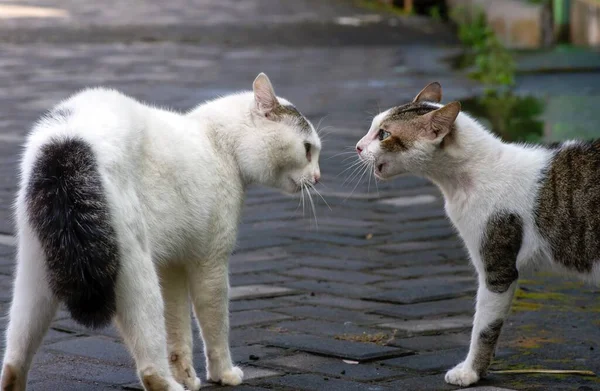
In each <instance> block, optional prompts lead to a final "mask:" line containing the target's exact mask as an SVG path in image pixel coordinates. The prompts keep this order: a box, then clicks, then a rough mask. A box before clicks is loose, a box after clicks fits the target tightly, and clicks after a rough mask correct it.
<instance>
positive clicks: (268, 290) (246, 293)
mask: <svg viewBox="0 0 600 391" xmlns="http://www.w3.org/2000/svg"><path fill="white" fill-rule="evenodd" d="M295 293H297V291H295V290H294V289H290V288H285V287H282V286H273V285H260V284H259V285H244V286H236V287H232V288H231V289H230V291H229V298H230V300H242V299H246V300H247V299H259V298H264V297H279V296H286V295H293V294H295Z"/></svg>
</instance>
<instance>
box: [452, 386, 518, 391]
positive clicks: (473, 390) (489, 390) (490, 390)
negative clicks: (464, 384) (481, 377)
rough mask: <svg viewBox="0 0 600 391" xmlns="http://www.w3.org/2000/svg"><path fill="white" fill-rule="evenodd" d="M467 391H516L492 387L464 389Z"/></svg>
mask: <svg viewBox="0 0 600 391" xmlns="http://www.w3.org/2000/svg"><path fill="white" fill-rule="evenodd" d="M463 390H465V391H515V390H513V389H510V388H500V387H492V386H482V387H469V388H463Z"/></svg>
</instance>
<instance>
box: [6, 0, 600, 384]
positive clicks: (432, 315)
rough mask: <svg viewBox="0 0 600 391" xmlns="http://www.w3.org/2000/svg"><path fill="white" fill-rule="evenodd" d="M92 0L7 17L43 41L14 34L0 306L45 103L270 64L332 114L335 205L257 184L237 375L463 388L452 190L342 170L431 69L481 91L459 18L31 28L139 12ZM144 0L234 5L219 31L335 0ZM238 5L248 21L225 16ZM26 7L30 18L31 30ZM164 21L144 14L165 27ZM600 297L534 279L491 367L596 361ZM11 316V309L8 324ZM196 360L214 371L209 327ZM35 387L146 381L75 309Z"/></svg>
mask: <svg viewBox="0 0 600 391" xmlns="http://www.w3.org/2000/svg"><path fill="white" fill-rule="evenodd" d="M26 3H27V4H28V3H29V2H19V3H18V4H19V5H22V4H26ZM78 3H79V2H75V1H63V2H61V1H59V0H56V1H50V0H48V1H36V2H35V4H36V5H39V4H42V5H44V6H53V7H59V8H61V7H62V8H65V9H68V10H70V11H69V12H71V14H72V15H76V17H75V16H72V17H71V19H70V22H69V23H71V24H69V23H66V22H65V23H66V24H64V26H62V25H60V24H61V23H63V22H56V21H54V22H52V21H47V20H37V21H33V20H29V19H27V20H24V19H21V23H22V24H20V25H19V24H17V23H16V22H14V21H11V25H10V27H6V25H4V26H3V27H2V28H4V30H2V28H0V30H2V31H3V32H2V33H1V34H0V35H2V36H9V35H11V34H12V35H14V36H17V35H19V34H20V32H22V31H25V30H27V34H29V35H27V37H29V38H32V39H29V38H27V39H23V40H21V41H23V42H21V43H19V44H17V43H14V42H13V43H11V42H10V41H11V40H8V41H9V42H5V43H3V44H1V45H0V85H1V86H2V92H3V93H2V94H1V95H0V233H1V234H2V235H0V243H4V244H3V245H0V310H2V311H6V310H7V308H8V306H9V300H10V283H11V274H12V270H13V263H14V254H13V253H14V248H13V247H11V246H10V245H9V242H10V235H12V234H13V233H14V229H13V226H12V224H11V222H10V208H11V202H12V200H13V194H14V191H15V187H16V167H17V163H18V157H19V152H20V145H21V143H22V141H23V138H24V136H25V134H26V133H27V130H28V129H29V128H30V126H31V124H32V123H33V122H34V121H35V119H36V118H37V117H38V116H39V115H40V114H42V113H43V111H44V110H46V109H48V108H49V107H51V106H52V105H53V104H55V103H56V102H57V101H58V100H60V99H63V98H65V97H67V96H68V95H69V94H71V93H73V92H75V91H77V90H79V89H81V88H84V87H86V86H94V85H107V86H112V87H115V88H118V89H120V90H123V91H124V92H126V93H129V94H132V95H133V96H136V97H138V98H139V99H142V100H145V101H148V102H152V103H155V104H158V105H164V106H169V107H173V108H175V109H180V110H186V109H189V108H190V107H192V106H194V105H195V104H197V103H198V102H201V101H203V100H205V99H208V98H211V97H214V96H217V95H221V94H226V93H229V92H232V91H236V90H239V89H247V88H249V86H250V83H251V82H252V80H253V78H254V77H255V76H256V74H257V73H258V72H260V71H264V72H266V73H267V74H268V75H269V76H270V77H271V79H272V81H273V83H274V85H275V87H276V90H277V92H278V94H279V95H282V96H285V97H287V98H289V99H290V100H291V101H292V102H294V103H295V104H296V105H297V107H299V108H300V110H302V111H303V112H304V113H305V114H306V115H307V116H308V117H309V118H311V119H312V120H313V121H314V122H315V123H318V122H321V127H323V129H324V130H323V133H324V134H325V136H324V140H325V143H324V145H325V146H324V150H323V155H322V160H321V169H322V174H323V180H322V181H323V185H322V186H321V187H320V188H319V190H320V191H321V193H322V194H323V197H324V198H325V199H326V200H327V203H328V204H329V207H330V209H329V208H328V207H327V206H326V205H325V204H324V203H323V202H322V201H320V202H317V217H318V226H317V223H316V222H315V220H314V219H313V218H312V217H311V216H310V214H309V211H308V210H305V212H304V214H303V211H302V205H301V204H299V200H298V198H291V197H288V196H284V195H280V194H279V193H277V192H274V191H271V190H268V189H264V188H252V189H251V190H250V191H249V194H248V198H247V202H246V210H245V215H244V219H243V223H242V226H241V229H240V236H239V241H238V246H237V248H236V250H235V253H234V254H233V256H232V258H231V268H230V269H231V285H232V287H233V288H232V303H231V326H232V331H231V345H232V347H233V356H234V359H235V361H236V362H237V363H240V364H241V365H242V366H243V367H244V370H245V373H246V379H247V380H246V382H245V385H244V386H241V387H238V388H237V389H240V390H262V389H277V390H320V389H328V390H332V391H333V390H345V391H349V390H453V389H456V387H450V386H447V385H445V384H444V381H443V373H444V371H445V370H447V369H448V368H450V367H451V366H453V365H454V364H456V363H457V362H459V361H460V360H462V358H463V356H464V355H465V354H466V351H467V347H468V341H469V334H468V333H469V328H470V323H471V316H472V308H473V294H474V289H475V278H474V273H473V271H472V269H471V267H470V265H469V263H468V260H467V259H466V255H465V251H464V250H463V248H462V245H461V243H460V241H459V239H458V238H457V237H456V235H455V232H454V231H453V229H452V228H451V226H450V224H449V222H448V221H447V220H446V218H445V217H444V212H443V207H442V199H441V196H440V194H439V192H438V191H437V189H436V188H435V187H433V186H432V185H431V184H429V183H428V182H427V181H425V180H422V179H419V178H413V177H406V178H401V179H398V180H395V181H392V182H385V183H377V184H376V183H375V182H374V181H373V180H371V181H369V178H367V175H368V174H366V175H365V177H363V178H362V180H361V181H360V182H358V180H352V179H350V180H348V177H349V176H351V175H352V170H350V171H346V172H343V171H344V169H345V168H346V167H348V166H349V164H351V163H352V162H353V161H354V160H353V159H354V157H353V155H352V154H343V153H344V152H349V153H350V152H351V147H352V146H353V145H354V144H355V142H356V141H357V140H358V139H359V138H360V137H361V136H362V135H363V133H364V132H365V131H366V129H367V128H368V125H369V118H370V117H371V116H372V115H373V114H374V113H376V112H378V110H379V109H382V108H385V107H387V106H391V105H395V104H398V103H401V102H405V101H407V100H409V99H411V98H412V97H413V96H414V95H415V93H416V92H418V91H419V89H420V88H422V87H423V86H424V85H425V84H426V83H427V82H429V81H432V80H439V81H440V82H441V83H442V85H443V86H444V93H445V99H447V100H450V99H461V98H465V97H468V96H471V95H472V94H474V93H476V92H477V91H478V90H479V87H478V86H476V85H473V84H472V83H471V82H470V81H468V80H467V79H466V78H465V77H464V76H461V75H459V74H456V73H454V72H453V71H451V70H450V69H449V68H448V67H447V65H446V63H445V62H444V58H445V57H446V56H449V55H451V54H452V53H455V52H456V48H455V47H453V46H451V45H447V44H446V43H447V42H451V41H452V39H451V37H452V36H451V33H450V32H448V31H447V30H446V29H445V28H444V27H441V26H438V25H431V23H429V22H424V21H422V20H418V19H410V20H399V21H397V22H395V23H392V24H393V25H395V33H394V34H395V35H394V36H393V39H391V41H390V42H388V43H387V44H385V45H384V44H381V45H377V46H375V45H372V46H368V47H367V46H358V45H356V44H355V43H356V42H355V41H353V39H354V37H356V36H357V35H360V34H365V35H367V36H368V37H367V38H361V39H362V40H363V41H361V42H364V41H365V40H370V42H372V43H377V42H380V41H379V40H378V37H377V36H372V32H373V26H363V27H354V30H352V31H346V32H344V31H339V32H338V35H336V38H335V39H336V40H339V42H338V43H336V44H332V43H327V42H329V41H328V38H323V36H321V35H318V34H317V36H316V37H312V36H311V35H310V34H308V35H306V36H304V37H303V38H302V39H303V40H304V43H302V44H301V41H300V39H299V38H298V39H296V44H295V45H294V46H293V47H291V46H288V45H274V44H272V42H271V43H270V42H267V41H261V40H260V39H265V37H266V36H264V35H261V36H260V37H261V38H260V39H259V40H258V43H257V44H254V45H252V44H247V43H246V44H243V45H242V44H239V45H233V46H232V45H226V44H223V42H222V40H219V39H217V40H215V41H209V42H203V43H202V44H197V43H193V42H181V41H180V40H177V39H175V40H169V39H161V40H158V41H156V42H141V41H134V42H123V41H120V40H114V39H115V37H114V36H111V35H110V34H108V33H107V34H108V35H106V36H105V39H99V40H95V41H94V42H86V40H85V39H79V40H73V39H66V38H68V37H67V35H68V34H66V33H65V34H63V36H59V37H58V38H56V39H46V38H48V37H44V36H41V37H40V36H36V35H35V31H36V28H40V29H42V30H41V31H45V30H43V28H44V27H47V26H50V27H52V28H54V27H56V28H58V27H60V28H63V27H64V28H66V29H69V28H75V27H73V26H76V27H77V26H78V25H87V24H91V23H92V22H93V21H95V20H96V21H98V23H97V24H96V25H95V26H96V27H95V28H97V29H101V27H102V23H106V24H110V25H109V26H108V27H107V30H106V31H109V30H110V28H112V26H113V25H122V26H127V25H128V23H130V22H131V20H129V19H127V17H124V16H123V15H127V11H128V10H127V9H123V8H118V7H116V8H111V7H106V8H107V9H108V11H107V10H106V9H105V8H104V7H99V6H98V4H100V2H97V4H96V5H95V6H93V5H92V6H90V7H88V8H86V7H85V6H83V5H82V6H81V7H80V5H79V4H78ZM113 3H115V4H117V3H119V2H114V1H113ZM147 3H151V4H152V6H149V7H148V8H145V9H146V11H144V12H147V13H148V14H147V17H148V18H151V16H152V15H153V14H152V12H154V13H155V14H156V15H158V16H160V15H162V16H163V17H164V24H165V25H168V24H169V23H170V22H172V21H176V20H179V19H177V17H176V16H177V15H180V16H181V17H182V18H184V19H185V21H186V23H192V21H193V20H194V15H195V14H194V12H195V11H194V10H192V9H190V11H189V12H188V7H190V8H193V6H198V7H200V6H201V4H200V3H202V4H204V6H205V7H206V8H205V10H212V9H218V8H219V7H222V8H223V9H224V10H225V11H227V10H228V9H232V10H235V12H236V13H235V14H231V13H229V11H227V12H225V11H222V12H220V13H219V14H218V15H219V17H218V18H215V19H214V20H213V19H211V18H207V17H206V15H203V14H202V13H201V12H200V13H197V14H198V15H199V19H201V22H199V25H209V24H210V23H213V24H215V25H219V26H221V27H220V28H222V26H223V25H224V24H227V23H232V24H236V23H237V22H239V19H240V18H242V19H243V18H245V17H247V19H248V20H259V19H260V20H262V21H269V20H271V19H277V17H276V16H277V15H280V16H281V15H284V16H285V15H287V16H286V17H285V18H284V19H285V22H286V23H288V24H290V25H294V23H299V24H302V23H305V20H304V19H303V20H300V21H298V20H296V21H294V18H293V17H292V16H293V15H291V16H290V15H288V13H291V12H292V11H291V10H293V12H300V11H301V10H303V9H305V10H311V9H310V8H307V7H308V6H311V5H314V4H317V3H319V4H321V3H324V2H316V1H309V0H306V1H304V0H302V1H294V2H291V1H290V2H289V3H290V4H291V3H294V6H293V8H288V9H287V13H286V12H279V11H277V12H279V14H278V13H277V12H275V11H273V10H272V8H273V9H276V10H277V8H276V7H275V6H274V5H275V4H281V3H283V2H276V1H274V0H273V1H271V2H269V1H254V2H251V1H248V2H247V3H246V2H244V4H254V5H255V6H254V7H249V8H247V9H246V8H238V7H241V6H238V5H237V4H241V3H238V2H235V4H236V5H235V6H234V5H233V4H234V2H233V1H228V2H220V1H216V0H215V1H203V2H199V1H197V2H193V1H191V0H190V1H178V2H171V3H168V4H170V5H169V6H167V5H162V4H163V3H162V2H158V1H154V2H144V4H147ZM196 3H197V4H196ZM15 4H16V3H15ZM31 4H34V3H33V2H32V3H31ZM165 4H167V2H165ZM269 4H271V5H273V7H272V8H269ZM331 4H334V5H330V6H328V7H326V9H325V8H323V10H322V12H321V11H319V12H314V9H313V10H312V11H311V12H312V13H311V12H307V14H309V15H308V16H307V18H309V19H310V18H313V17H314V18H321V19H322V20H321V23H323V24H324V25H325V27H327V26H328V25H329V24H331V25H332V26H333V22H330V21H329V22H328V21H327V20H330V18H333V17H335V16H336V15H337V16H352V15H360V14H361V12H363V11H361V10H358V9H355V8H353V7H351V6H350V5H348V3H344V2H338V3H335V2H333V1H332V2H331ZM217 5H218V6H217ZM259 5H260V6H259ZM78 7H79V8H78ZM144 7H146V6H145V5H144ZM227 7H229V8H227ZM290 7H292V6H290ZM336 7H337V8H336ZM133 8H134V9H135V8H136V7H133ZM138 8H139V7H138ZM184 8H185V9H184ZM279 10H280V11H281V9H279ZM183 11H185V12H183ZM284 11H285V9H284ZM151 14H152V15H151ZM77 15H83V16H77ZM169 15H171V16H169ZM173 15H176V16H173ZM231 15H237V16H236V18H237V19H234V20H233V21H231V20H225V21H223V20H221V19H223V18H224V19H226V18H228V17H230V16H231ZM311 15H312V16H311ZM315 15H316V16H315ZM96 16H97V19H96ZM113 16H114V19H115V20H112V22H111V18H112V17H113ZM158 16H157V17H158ZM119 18H120V19H119ZM253 18H254V19H253ZM328 18H329V19H328ZM140 20H141V19H140ZM278 20H279V19H278ZM415 20H417V21H418V23H417V22H415ZM24 21H28V22H31V24H27V23H25V27H23V26H24V25H23V23H24ZM151 22H152V21H149V22H147V24H145V26H146V27H147V26H152V23H151ZM155 22H156V21H155ZM78 23H79V24H78ZM143 23H146V20H145V19H144V22H143ZM156 23H158V22H156ZM160 23H163V22H162V21H161V22H160ZM256 23H258V24H260V23H259V22H256ZM377 23H380V22H377ZM386 23H387V22H386ZM140 24H142V22H140ZM388 24H389V23H388ZM57 26H58V27H57ZM61 26H62V27H61ZM65 26H66V27H65ZM98 26H100V27H98ZM294 26H295V25H294ZM301 27H302V26H300V27H298V26H296V27H293V28H292V29H295V30H296V31H299V30H300V29H301ZM332 28H333V27H332ZM11 29H13V30H11ZM171 29H172V30H173V31H175V32H176V31H177V28H176V27H171ZM11 31H12V33H11ZM103 31H104V30H103ZM165 31H166V29H165ZM252 31H255V30H252ZM324 31H326V28H325V30H324ZM422 31H429V32H430V33H428V34H425V33H422ZM436 31H437V32H436ZM444 31H446V32H444ZM32 32H33V33H32ZM431 32H436V33H431ZM9 33H10V34H9ZM346 33H347V35H345V34H346ZM38 34H39V33H38ZM369 34H371V35H369ZM251 35H252V34H250V36H251ZM414 36H419V39H418V40H415V39H412V38H411V37H414ZM33 38H35V39H33ZM63 38H65V39H63ZM313 38H314V40H313ZM392 41H393V42H392ZM599 312H600V306H599V305H598V303H597V300H596V292H595V290H593V289H592V288H590V287H582V286H581V285H580V284H578V283H575V282H572V281H567V280H561V279H558V278H555V277H550V276H535V277H533V278H532V279H529V280H525V281H523V284H522V287H521V289H520V290H519V293H518V297H517V299H516V300H515V304H514V308H513V313H512V315H511V317H510V319H509V321H508V322H507V325H506V328H505V330H504V332H503V334H502V337H501V341H500V349H499V351H498V354H497V358H496V360H495V362H494V364H493V368H494V369H519V368H532V367H540V368H551V369H590V370H594V371H596V372H598V371H600V362H599V360H597V359H595V357H596V355H597V354H596V352H597V350H598V348H599V347H598V341H599V340H600V332H599V331H598V326H599V322H598V319H597V316H596V314H598V313H599ZM6 322H7V319H6V318H0V331H2V333H4V329H5V327H6ZM197 334H198V333H197V332H196V336H197ZM2 344H3V342H2ZM2 347H3V345H2ZM195 362H196V369H197V371H198V372H199V373H202V374H204V362H203V357H202V344H201V342H200V340H199V339H198V338H196V341H195ZM202 376H204V375H202ZM29 384H30V389H31V390H40V391H41V390H81V389H85V390H111V389H133V390H136V389H141V388H140V386H139V384H138V382H137V379H136V376H135V371H134V369H133V365H132V360H131V359H130V357H129V355H128V354H127V352H126V350H125V347H124V345H123V344H122V343H121V340H120V339H119V336H118V335H117V333H116V331H115V330H114V329H113V328H108V329H105V330H101V331H99V332H96V333H93V332H90V331H89V330H85V329H83V328H81V327H80V326H78V325H76V324H75V323H73V322H72V321H71V320H70V319H69V317H68V315H67V314H66V313H65V312H62V311H61V312H60V313H59V314H58V315H57V318H56V320H55V322H54V323H53V324H52V328H51V330H50V332H49V333H48V335H47V337H46V339H45V340H44V345H43V347H42V349H41V350H40V352H39V353H38V355H37V356H36V361H35V364H34V366H33V369H32V371H31V374H30V379H29ZM480 385H481V386H482V388H480V390H483V389H488V388H483V386H497V387H505V388H510V389H520V390H521V389H522V390H576V389H579V390H582V391H583V390H594V389H599V388H598V385H597V380H596V379H595V378H583V377H568V376H564V375H562V376H556V375H500V374H491V375H490V376H489V378H488V379H487V380H485V381H483V382H482V383H481V384H480Z"/></svg>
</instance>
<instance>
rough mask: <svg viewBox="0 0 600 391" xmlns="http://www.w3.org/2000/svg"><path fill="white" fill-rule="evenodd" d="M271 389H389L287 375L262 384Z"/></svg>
mask: <svg viewBox="0 0 600 391" xmlns="http://www.w3.org/2000/svg"><path fill="white" fill-rule="evenodd" d="M264 383H265V384H268V385H269V386H273V387H287V388H289V389H293V390H298V391H314V390H327V391H384V390H389V388H387V387H384V386H380V385H375V384H364V383H358V382H351V381H347V380H339V379H333V378H330V377H327V376H318V375H287V376H283V377H279V378H274V379H269V380H268V381H266V382H264Z"/></svg>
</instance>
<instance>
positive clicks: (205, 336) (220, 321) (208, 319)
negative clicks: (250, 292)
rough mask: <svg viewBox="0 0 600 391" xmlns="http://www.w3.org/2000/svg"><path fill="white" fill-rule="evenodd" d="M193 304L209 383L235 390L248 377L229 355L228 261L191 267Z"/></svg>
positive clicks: (219, 259)
mask: <svg viewBox="0 0 600 391" xmlns="http://www.w3.org/2000/svg"><path fill="white" fill-rule="evenodd" d="M189 276H190V285H191V287H190V288H191V289H190V291H191V295H192V301H193V303H194V310H195V312H196V318H197V319H198V323H199V324H200V330H201V332H202V340H203V341H204V353H205V355H206V371H207V373H208V380H210V381H213V382H219V383H221V384H224V385H231V386H235V385H238V384H240V383H242V379H243V377H244V373H243V372H242V370H241V369H240V368H238V367H235V366H233V363H232V361H231V353H230V351H229V276H228V271H227V258H226V257H223V258H213V259H212V260H211V261H209V262H207V263H205V264H194V265H190V267H189Z"/></svg>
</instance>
